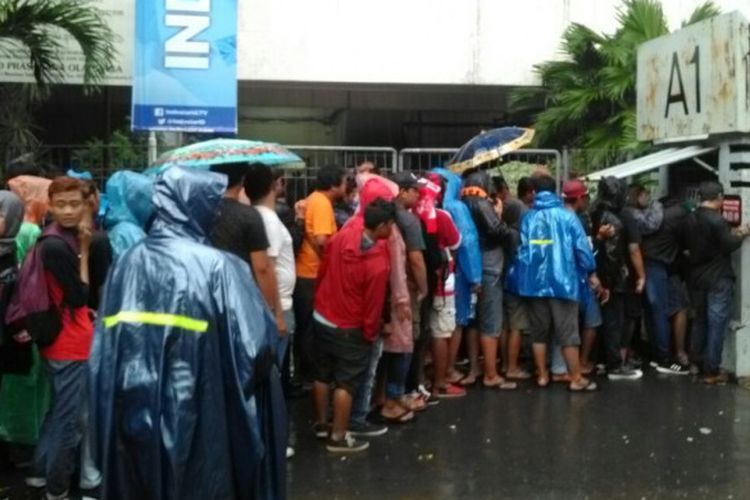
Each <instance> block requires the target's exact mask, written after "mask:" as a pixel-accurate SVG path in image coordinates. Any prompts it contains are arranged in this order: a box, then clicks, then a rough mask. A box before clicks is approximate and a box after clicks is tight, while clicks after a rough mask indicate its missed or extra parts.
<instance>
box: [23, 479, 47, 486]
mask: <svg viewBox="0 0 750 500" xmlns="http://www.w3.org/2000/svg"><path fill="white" fill-rule="evenodd" d="M24 482H25V483H26V486H28V487H29V488H44V487H45V486H47V480H46V479H45V478H43V477H27V478H26V479H25V481H24Z"/></svg>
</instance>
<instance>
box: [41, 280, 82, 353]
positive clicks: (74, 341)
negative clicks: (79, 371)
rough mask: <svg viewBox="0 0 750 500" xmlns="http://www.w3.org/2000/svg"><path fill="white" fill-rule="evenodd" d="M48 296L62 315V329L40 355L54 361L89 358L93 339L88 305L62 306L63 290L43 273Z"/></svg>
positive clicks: (55, 281)
mask: <svg viewBox="0 0 750 500" xmlns="http://www.w3.org/2000/svg"><path fill="white" fill-rule="evenodd" d="M45 277H46V278H47V290H48V291H49V294H50V298H51V299H52V302H53V303H54V304H55V306H56V307H57V309H58V310H59V311H61V313H60V314H61V315H62V330H60V335H58V337H57V339H56V340H55V342H54V343H53V344H52V345H50V346H48V347H45V348H44V349H42V351H41V352H42V355H43V356H44V357H45V358H47V359H51V360H54V361H85V360H87V359H89V353H90V351H91V342H92V341H93V339H94V323H93V322H92V321H91V313H90V310H89V308H88V306H84V307H78V308H75V309H70V308H67V307H64V306H62V299H63V291H62V288H60V285H59V284H58V283H57V280H55V277H54V276H52V274H51V273H49V272H47V273H45Z"/></svg>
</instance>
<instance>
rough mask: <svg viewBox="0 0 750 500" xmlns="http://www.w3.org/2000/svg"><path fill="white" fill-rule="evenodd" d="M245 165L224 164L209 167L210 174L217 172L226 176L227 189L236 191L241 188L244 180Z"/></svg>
mask: <svg viewBox="0 0 750 500" xmlns="http://www.w3.org/2000/svg"><path fill="white" fill-rule="evenodd" d="M247 166H248V165H247V163H224V164H222V165H215V166H212V167H211V172H218V173H220V174H224V175H226V176H227V189H228V190H230V189H235V190H236V189H238V188H241V187H242V181H243V179H244V178H245V170H246V169H247Z"/></svg>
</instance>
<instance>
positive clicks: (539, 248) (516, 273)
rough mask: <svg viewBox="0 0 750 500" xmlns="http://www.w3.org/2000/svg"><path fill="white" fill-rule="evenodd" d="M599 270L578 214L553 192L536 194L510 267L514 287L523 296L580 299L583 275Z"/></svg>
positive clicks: (525, 218)
mask: <svg viewBox="0 0 750 500" xmlns="http://www.w3.org/2000/svg"><path fill="white" fill-rule="evenodd" d="M595 270H596V263H595V262H594V255H593V253H592V252H591V246H590V244H589V240H588V237H587V236H586V232H585V231H584V230H583V226H581V222H580V221H579V220H578V216H577V215H576V214H574V213H573V212H572V211H570V210H567V209H566V208H565V207H563V203H562V200H560V198H559V197H558V196H557V195H556V194H554V193H550V192H546V191H544V192H540V193H537V195H536V200H535V201H534V208H533V209H532V210H530V211H529V212H527V213H526V215H525V216H524V218H523V221H522V222H521V245H520V246H519V248H518V254H517V258H516V261H515V262H514V263H513V265H512V267H511V269H510V277H509V280H512V281H513V286H512V288H513V290H514V291H517V292H518V295H520V296H522V297H550V298H557V299H565V300H572V301H578V300H579V297H580V294H579V286H580V276H581V275H584V274H585V275H589V274H591V273H592V272H594V271H595Z"/></svg>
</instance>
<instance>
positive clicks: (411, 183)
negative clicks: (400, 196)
mask: <svg viewBox="0 0 750 500" xmlns="http://www.w3.org/2000/svg"><path fill="white" fill-rule="evenodd" d="M393 182H395V183H396V184H397V185H398V187H399V189H419V179H417V177H416V176H415V175H414V174H412V173H411V172H398V173H396V174H394V175H393Z"/></svg>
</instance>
